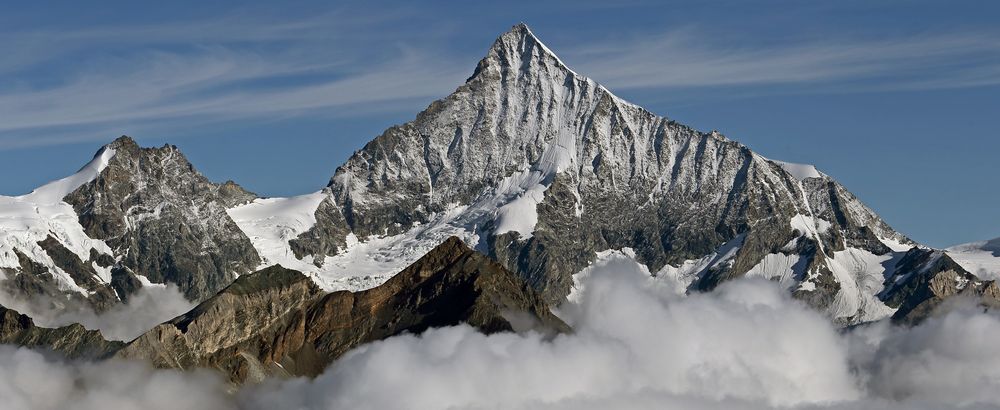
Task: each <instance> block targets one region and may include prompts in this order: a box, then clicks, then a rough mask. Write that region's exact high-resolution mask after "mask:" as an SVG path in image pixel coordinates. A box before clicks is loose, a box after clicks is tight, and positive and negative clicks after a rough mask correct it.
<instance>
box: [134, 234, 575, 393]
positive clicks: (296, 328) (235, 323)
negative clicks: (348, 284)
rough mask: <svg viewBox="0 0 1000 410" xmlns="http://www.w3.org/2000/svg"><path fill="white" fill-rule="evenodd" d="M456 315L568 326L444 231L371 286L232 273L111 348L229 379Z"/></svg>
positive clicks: (313, 361)
mask: <svg viewBox="0 0 1000 410" xmlns="http://www.w3.org/2000/svg"><path fill="white" fill-rule="evenodd" d="M459 323H468V324H470V325H472V326H475V327H477V328H479V329H481V330H483V331H486V332H496V331H509V330H525V329H526V328H527V327H532V326H534V327H535V328H537V329H544V330H550V331H566V330H567V329H568V328H567V327H566V325H565V324H564V323H562V321H560V320H559V319H558V318H556V317H555V316H553V315H552V314H551V313H550V311H549V307H548V305H546V304H545V302H544V301H543V300H542V299H541V298H540V297H539V296H538V295H537V294H536V293H535V292H534V291H532V290H531V288H530V287H529V286H528V285H527V284H525V283H524V282H523V280H521V279H520V278H519V277H518V276H517V275H516V274H513V273H511V272H509V271H507V270H505V269H504V268H503V267H501V266H500V265H498V264H497V263H496V262H493V261H492V260H490V259H489V258H487V257H486V256H484V255H481V254H478V253H476V252H474V251H472V250H471V249H469V248H467V247H466V246H465V245H463V244H462V243H461V241H460V240H458V239H457V238H452V239H449V240H448V241H446V242H445V243H443V244H441V245H440V246H438V247H437V248H435V249H434V250H432V251H431V252H430V253H428V254H427V255H425V256H424V257H423V258H421V259H420V260H418V261H417V262H416V263H414V264H412V265H411V266H409V267H407V268H406V269H404V270H403V271H402V272H400V273H399V274H398V275H396V276H394V277H393V278H392V279H391V280H389V281H387V282H386V283H384V284H382V285H381V286H378V287H375V288H372V289H369V290H366V291H362V292H357V293H352V292H348V291H339V292H333V293H326V292H323V291H322V290H320V289H319V288H318V287H317V286H316V285H315V284H314V283H313V282H312V281H310V280H309V279H308V278H307V277H305V276H303V275H302V274H301V273H300V272H296V271H292V270H287V269H284V268H281V267H280V266H273V267H270V268H267V269H264V270H262V271H259V272H257V273H254V274H251V275H246V276H241V277H240V278H239V279H237V280H236V281H235V282H234V283H233V284H232V285H230V286H229V287H227V288H226V289H225V290H223V291H222V292H220V293H219V294H218V295H216V296H215V297H213V298H211V299H208V300H206V301H205V302H203V303H202V304H201V305H199V306H198V307H196V308H195V309H194V310H192V311H191V312H189V313H188V314H185V315H183V316H181V317H178V318H176V319H174V320H173V321H170V322H167V323H164V324H162V325H160V326H157V327H156V328H154V329H152V330H151V331H149V332H148V333H146V334H144V335H143V336H141V337H139V338H137V339H136V340H135V341H133V342H131V343H129V345H128V346H126V347H125V348H124V349H122V350H121V351H120V352H119V353H118V356H119V357H125V358H142V359H148V360H150V361H152V362H153V363H154V364H155V365H157V366H161V367H174V368H190V367H193V366H201V367H214V368H217V369H220V370H222V371H223V372H224V373H225V374H227V375H229V377H230V379H231V380H232V381H233V382H234V383H237V384H239V383H245V382H249V381H259V380H262V379H263V378H264V377H265V376H267V375H305V376H315V375H317V374H319V373H320V372H321V371H322V370H323V369H324V368H325V367H326V366H327V365H328V364H329V363H331V362H332V361H333V360H334V359H336V358H337V357H339V356H340V355H342V354H343V353H345V352H346V351H348V350H349V349H351V348H353V347H356V346H358V345H360V344H363V343H367V342H370V341H374V340H380V339H383V338H386V337H389V336H393V335H396V334H400V333H403V332H411V333H419V332H422V331H424V330H426V329H427V328H429V327H437V326H448V325H456V324H459Z"/></svg>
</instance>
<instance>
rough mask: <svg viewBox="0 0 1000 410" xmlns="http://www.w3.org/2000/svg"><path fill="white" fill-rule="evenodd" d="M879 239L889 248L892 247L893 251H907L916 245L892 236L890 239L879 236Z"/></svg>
mask: <svg viewBox="0 0 1000 410" xmlns="http://www.w3.org/2000/svg"><path fill="white" fill-rule="evenodd" d="M878 240H879V241H880V242H882V244H883V245H885V246H886V247H888V248H889V249H892V251H893V252H906V251H908V250H910V249H913V247H914V246H915V245H913V244H906V243H903V242H900V241H898V240H896V239H891V238H888V239H887V238H878Z"/></svg>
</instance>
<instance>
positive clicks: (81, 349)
mask: <svg viewBox="0 0 1000 410" xmlns="http://www.w3.org/2000/svg"><path fill="white" fill-rule="evenodd" d="M0 343H3V344H14V345H18V346H23V347H30V348H33V349H42V350H49V351H53V352H57V353H60V354H62V355H63V356H65V357H66V358H69V359H101V358H104V357H107V356H109V355H111V354H112V353H114V352H115V351H117V350H119V349H121V348H122V347H123V346H124V345H125V344H124V343H122V342H117V341H107V340H105V339H104V337H103V336H101V332H99V331H96V330H87V329H84V327H83V326H81V325H79V324H75V323H74V324H71V325H67V326H63V327H60V328H55V329H50V328H44V327H38V326H35V323H34V321H32V320H31V318H29V317H28V316H25V315H22V314H20V313H18V312H17V311H15V310H12V309H7V308H5V307H3V306H0Z"/></svg>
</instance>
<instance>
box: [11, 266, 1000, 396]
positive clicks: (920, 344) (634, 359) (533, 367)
mask: <svg viewBox="0 0 1000 410" xmlns="http://www.w3.org/2000/svg"><path fill="white" fill-rule="evenodd" d="M583 283H584V290H583V292H582V293H581V294H580V295H579V298H578V299H577V300H578V302H576V303H573V304H570V305H567V306H565V307H564V308H563V309H562V311H561V312H560V314H561V315H562V316H563V317H565V318H566V319H567V320H568V321H570V322H571V323H572V324H573V325H574V326H575V329H576V330H575V332H574V333H573V334H569V335H561V336H557V337H554V338H552V339H546V338H545V337H543V336H541V335H538V334H526V335H515V334H495V335H483V334H481V333H478V332H477V331H475V330H474V329H472V328H470V327H468V326H455V327H448V328H441V329H435V330H431V331H428V332H426V333H424V334H423V335H420V336H414V335H404V336H398V337H393V338H390V339H387V340H385V341H382V342H377V343H373V344H370V345H366V346H362V347H361V348H358V349H356V350H354V351H353V352H350V353H349V354H348V355H346V356H345V357H344V358H342V360H340V361H338V362H337V363H335V364H334V365H333V366H332V367H331V368H330V369H328V371H327V372H326V373H325V374H323V375H321V376H319V377H318V378H316V379H315V380H306V379H293V380H280V381H277V380H276V381H271V382H269V383H265V384H263V385H259V386H251V387H247V388H245V389H244V390H242V391H240V392H238V393H236V394H235V395H228V394H227V393H225V386H224V385H222V383H221V382H220V381H219V380H218V378H215V377H212V376H210V375H207V374H204V373H180V372H176V371H167V370H158V371H153V370H149V369H148V368H146V367H144V366H143V365H141V364H136V363H122V362H117V361H110V362H105V363H99V364H86V363H61V362H56V361H52V360H51V359H46V358H44V357H43V356H41V355H39V354H38V353H34V352H30V351H26V350H23V349H22V350H15V349H2V350H0V386H2V387H0V389H3V390H0V396H3V397H7V398H10V402H11V403H15V405H14V406H13V407H11V408H13V409H20V408H39V409H49V408H61V407H64V406H67V405H70V404H72V405H74V408H82V409H90V408H95V409H96V408H101V409H117V408H130V407H129V406H140V405H141V406H148V407H145V408H154V409H155V408H222V409H236V408H239V409H251V410H256V409H271V408H290V409H395V408H425V409H434V408H455V409H465V408H468V409H604V408H629V409H647V408H648V409H654V408H656V409H662V408H683V409H766V408H775V407H778V408H789V409H873V408H874V409H914V408H916V409H943V408H1000V390H998V389H997V386H998V384H1000V345H997V344H996V343H995V341H996V340H1000V317H998V316H997V315H996V314H993V313H984V312H983V311H981V310H977V309H971V308H962V307H958V308H956V309H954V310H952V311H950V312H948V313H946V314H943V315H941V316H939V317H936V318H933V319H930V320H928V321H927V322H925V323H924V324H922V325H920V326H917V327H914V328H898V327H894V326H891V325H889V324H887V323H878V324H874V325H871V326H867V327H860V328H855V329H851V330H846V331H843V330H839V329H835V328H834V327H833V326H831V325H830V322H829V321H828V320H827V319H826V318H825V317H823V316H821V315H819V314H818V313H815V312H813V311H810V310H809V309H807V308H806V307H805V306H803V305H802V304H800V303H799V302H797V301H794V300H792V299H790V298H789V297H788V296H787V293H786V292H783V291H782V290H781V289H779V288H778V287H777V286H775V285H774V284H772V283H769V282H765V281H758V280H738V281H734V282H731V283H728V284H725V285H723V286H721V287H720V288H719V289H718V290H717V291H716V292H713V293H709V294H696V295H691V296H682V295H677V294H676V293H675V292H674V289H673V288H672V286H670V285H669V284H665V283H662V282H660V281H657V280H655V279H650V278H649V277H648V276H646V275H644V273H643V272H642V269H641V268H640V267H638V266H637V265H635V264H634V263H632V262H631V261H625V260H621V259H619V260H613V261H610V262H602V263H601V264H600V265H598V266H596V267H595V269H593V270H591V274H590V275H589V276H588V277H587V278H585V279H584V282H583ZM91 405H92V406H91ZM18 406H21V407H18ZM88 406H90V407H88ZM116 406H117V407H116ZM157 406H159V407H157ZM170 406H174V407H170Z"/></svg>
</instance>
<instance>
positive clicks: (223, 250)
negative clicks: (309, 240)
mask: <svg viewBox="0 0 1000 410" xmlns="http://www.w3.org/2000/svg"><path fill="white" fill-rule="evenodd" d="M109 147H110V148H111V149H114V150H115V154H114V156H113V157H112V158H111V160H110V161H109V163H108V165H107V167H106V168H105V169H104V170H103V171H102V172H101V174H100V175H99V176H98V177H97V178H96V179H94V180H93V181H91V182H89V183H87V184H84V185H83V186H81V187H79V188H78V189H77V190H76V191H74V192H72V193H70V194H69V195H68V196H67V197H66V198H65V199H64V200H65V201H66V202H68V203H69V204H71V205H72V206H73V208H74V210H75V211H76V213H77V215H78V216H79V219H80V223H81V224H82V225H83V227H84V229H85V231H86V233H87V235H88V236H90V237H91V238H95V239H101V240H103V241H104V242H105V243H107V244H108V245H109V246H110V247H111V249H112V250H113V251H114V252H115V255H116V256H117V257H119V258H120V262H119V263H120V264H121V266H124V267H127V268H128V269H129V270H130V271H131V272H134V273H135V274H139V275H143V276H146V277H148V278H149V279H150V280H152V281H153V282H161V283H162V282H172V283H176V284H177V286H178V287H179V288H180V289H181V291H182V292H183V293H184V294H185V296H187V297H188V298H189V299H191V300H203V299H205V298H208V297H210V296H212V295H213V294H215V293H216V292H218V291H219V290H220V289H222V288H224V287H225V286H226V285H228V284H229V283H230V282H232V280H233V279H234V278H235V277H236V275H238V274H241V273H246V272H251V271H253V270H254V269H256V267H257V265H258V264H259V263H260V257H259V256H258V255H257V252H256V250H255V249H254V248H253V246H252V245H251V244H250V240H249V239H248V238H247V237H246V235H244V234H243V232H242V231H240V229H239V228H238V227H237V226H236V224H235V223H234V222H233V221H232V219H230V217H229V215H228V214H226V211H225V210H226V208H228V207H232V206H234V205H236V204H239V203H244V202H247V201H250V200H252V199H253V198H255V195H253V194H252V193H250V192H247V191H245V190H244V189H243V188H240V187H239V186H238V185H236V184H234V183H232V182H226V183H223V184H215V183H212V182H210V181H209V180H208V179H207V178H205V177H204V176H203V175H201V174H200V173H198V171H196V170H195V169H194V167H193V166H192V165H191V163H190V162H188V161H187V159H185V158H184V156H183V155H182V154H181V153H180V151H178V150H177V147H174V146H170V145H166V146H163V147H161V148H140V147H139V146H138V145H137V144H136V143H135V141H133V140H132V139H131V138H128V137H121V138H119V139H117V140H115V141H114V142H112V143H111V144H109ZM79 274H84V272H80V273H79ZM123 289H124V288H123Z"/></svg>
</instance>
